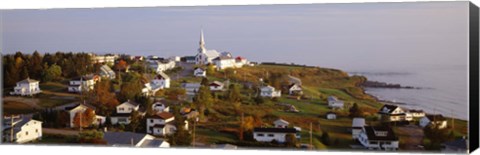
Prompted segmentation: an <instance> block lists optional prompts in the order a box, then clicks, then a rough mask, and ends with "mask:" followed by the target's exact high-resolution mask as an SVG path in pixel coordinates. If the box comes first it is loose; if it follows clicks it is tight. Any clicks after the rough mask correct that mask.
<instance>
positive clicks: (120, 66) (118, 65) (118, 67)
mask: <svg viewBox="0 0 480 155" xmlns="http://www.w3.org/2000/svg"><path fill="white" fill-rule="evenodd" d="M127 66H128V64H127V62H126V61H124V60H120V61H118V63H116V64H115V66H114V67H113V68H114V69H115V70H117V71H118V70H125V69H126V68H127Z"/></svg>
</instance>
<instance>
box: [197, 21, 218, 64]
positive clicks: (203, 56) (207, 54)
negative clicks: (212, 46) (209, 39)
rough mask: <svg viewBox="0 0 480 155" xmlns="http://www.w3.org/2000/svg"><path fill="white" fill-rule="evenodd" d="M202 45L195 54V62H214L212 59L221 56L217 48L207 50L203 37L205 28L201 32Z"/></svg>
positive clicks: (200, 43)
mask: <svg viewBox="0 0 480 155" xmlns="http://www.w3.org/2000/svg"><path fill="white" fill-rule="evenodd" d="M199 45H200V47H199V48H198V53H197V55H196V56H195V63H196V64H198V65H206V64H208V63H212V60H213V59H215V58H217V57H218V56H220V53H218V52H217V51H216V50H207V48H205V39H204V38H203V30H202V31H201V32H200V42H199Z"/></svg>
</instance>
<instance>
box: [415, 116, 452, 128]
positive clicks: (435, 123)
mask: <svg viewBox="0 0 480 155" xmlns="http://www.w3.org/2000/svg"><path fill="white" fill-rule="evenodd" d="M419 125H420V126H421V127H423V128H424V127H427V126H431V127H436V128H438V129H444V128H446V127H447V119H446V118H445V117H443V116H442V115H440V114H438V115H426V116H425V117H422V118H421V119H420V121H419Z"/></svg>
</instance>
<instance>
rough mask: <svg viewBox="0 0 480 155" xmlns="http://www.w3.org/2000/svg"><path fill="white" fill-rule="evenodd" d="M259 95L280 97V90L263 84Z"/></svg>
mask: <svg viewBox="0 0 480 155" xmlns="http://www.w3.org/2000/svg"><path fill="white" fill-rule="evenodd" d="M260 96H262V97H272V98H273V97H280V96H282V92H281V91H280V90H275V88H274V87H272V86H264V87H262V88H260Z"/></svg>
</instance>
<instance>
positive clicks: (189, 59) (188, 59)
mask: <svg viewBox="0 0 480 155" xmlns="http://www.w3.org/2000/svg"><path fill="white" fill-rule="evenodd" d="M182 61H184V62H186V63H190V64H194V63H196V62H197V61H196V57H195V56H185V57H182Z"/></svg>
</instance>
